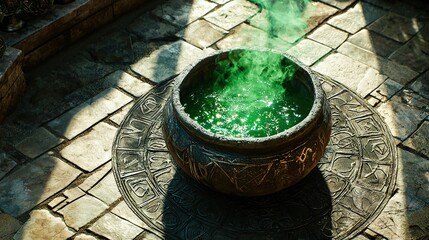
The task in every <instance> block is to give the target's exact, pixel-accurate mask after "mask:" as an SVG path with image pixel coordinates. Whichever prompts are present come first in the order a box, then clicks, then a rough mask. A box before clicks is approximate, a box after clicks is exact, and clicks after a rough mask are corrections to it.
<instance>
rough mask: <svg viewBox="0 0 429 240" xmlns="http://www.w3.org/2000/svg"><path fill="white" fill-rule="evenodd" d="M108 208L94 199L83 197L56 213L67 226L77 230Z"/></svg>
mask: <svg viewBox="0 0 429 240" xmlns="http://www.w3.org/2000/svg"><path fill="white" fill-rule="evenodd" d="M107 208H108V206H107V205H106V204H104V203H103V202H102V201H100V200H98V199H97V198H95V197H91V196H88V195H85V196H83V197H81V198H79V199H77V200H76V201H74V202H72V203H70V204H69V205H67V206H65V207H64V208H63V209H61V210H60V211H58V212H59V213H60V214H61V215H63V216H64V221H65V222H66V224H67V226H70V227H72V228H74V229H75V230H79V229H80V228H81V227H82V226H84V225H86V224H87V223H89V222H90V221H91V220H93V219H94V218H96V217H98V216H99V215H100V214H101V213H102V212H104V211H105V210H106V209H107Z"/></svg>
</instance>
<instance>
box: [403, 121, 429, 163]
mask: <svg viewBox="0 0 429 240" xmlns="http://www.w3.org/2000/svg"><path fill="white" fill-rule="evenodd" d="M403 144H404V145H405V146H407V147H409V148H412V149H414V150H416V151H418V152H420V153H423V154H424V155H426V156H427V157H429V122H428V121H424V122H423V124H422V125H421V126H420V127H419V128H418V129H417V131H416V132H414V133H413V134H412V135H411V136H410V137H409V138H408V139H407V140H405V141H404V143H403Z"/></svg>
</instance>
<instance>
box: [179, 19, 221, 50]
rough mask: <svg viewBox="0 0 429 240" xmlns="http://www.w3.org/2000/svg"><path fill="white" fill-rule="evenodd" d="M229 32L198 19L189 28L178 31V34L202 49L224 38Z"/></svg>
mask: <svg viewBox="0 0 429 240" xmlns="http://www.w3.org/2000/svg"><path fill="white" fill-rule="evenodd" d="M227 33H228V32H227V31H225V30H223V29H221V28H219V27H217V26H214V25H213V24H211V23H209V22H207V21H205V20H197V21H195V22H193V23H191V24H190V25H189V26H188V27H187V28H185V29H183V30H182V31H180V32H179V33H177V36H178V37H181V38H183V39H185V40H186V41H187V42H189V43H191V44H193V45H195V46H197V47H199V48H201V49H204V48H207V47H209V46H211V45H212V44H213V43H215V42H217V41H218V40H220V39H221V38H223V37H224V36H225V35H226V34H227Z"/></svg>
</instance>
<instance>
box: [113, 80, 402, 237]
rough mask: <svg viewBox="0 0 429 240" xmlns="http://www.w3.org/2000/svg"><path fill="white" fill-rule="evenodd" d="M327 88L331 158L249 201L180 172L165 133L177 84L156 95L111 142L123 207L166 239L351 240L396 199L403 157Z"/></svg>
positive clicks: (360, 103)
mask: <svg viewBox="0 0 429 240" xmlns="http://www.w3.org/2000/svg"><path fill="white" fill-rule="evenodd" d="M320 78H321V81H322V86H323V89H324V90H325V92H326V94H327V97H328V100H329V103H330V107H331V112H332V133H331V140H330V142H329V144H328V146H327V149H326V153H325V155H324V157H323V158H322V159H321V160H320V162H319V164H318V166H317V168H315V169H314V170H313V171H312V172H311V173H310V174H309V175H308V176H307V177H306V178H304V180H302V181H301V182H299V183H298V184H297V185H295V186H293V187H290V188H287V189H285V190H283V191H281V192H278V193H275V194H272V195H268V196H263V197H252V198H242V197H234V196H229V195H224V194H221V193H218V192H214V191H212V190H209V189H207V188H205V187H204V186H202V185H200V184H198V183H197V182H195V181H194V180H192V179H191V178H189V177H188V176H187V175H186V174H185V173H184V172H182V171H181V170H180V169H179V168H177V167H176V166H175V165H174V164H173V162H172V160H171V157H170V155H169V153H168V150H167V148H166V145H165V142H164V139H163V134H162V130H161V121H162V114H163V109H164V105H165V103H166V100H167V99H168V97H169V96H170V94H171V88H172V83H171V82H170V83H165V84H163V85H159V86H157V87H155V88H154V89H152V90H151V91H150V92H149V93H147V94H146V95H144V96H143V97H141V98H140V99H139V101H138V102H137V103H136V104H135V105H134V107H133V108H131V110H130V111H129V113H128V114H127V116H126V117H125V119H124V120H123V122H122V124H121V127H120V129H119V130H118V133H117V136H116V138H115V141H114V145H113V153H112V154H113V158H112V161H113V171H114V175H115V178H116V182H117V184H118V186H119V190H120V192H121V193H122V196H123V197H124V199H125V202H126V203H127V204H128V205H129V206H130V207H131V209H132V210H133V211H134V212H135V214H136V215H137V216H139V217H140V218H141V219H142V220H143V221H144V222H145V223H146V224H147V225H148V226H149V227H150V230H151V231H152V232H154V233H155V234H157V235H158V236H160V237H162V238H165V239H349V238H352V237H353V236H355V235H356V234H358V233H359V232H361V231H362V230H363V229H365V228H366V227H367V226H368V225H369V223H370V222H371V221H372V220H374V218H375V217H377V216H378V214H379V213H380V212H381V210H382V209H383V207H384V206H385V205H386V203H387V201H388V197H389V196H391V193H392V191H393V187H394V184H395V182H394V180H395V179H396V172H397V157H396V149H395V145H394V144H393V140H392V137H391V134H390V132H389V131H388V130H387V127H386V126H385V124H384V122H383V121H382V119H381V118H380V116H379V115H378V114H377V113H376V112H375V111H374V110H373V109H372V108H371V107H370V106H369V105H368V104H367V103H366V102H365V101H364V100H362V99H361V98H360V97H358V96H357V95H356V94H354V93H353V92H351V91H350V90H348V89H347V88H346V87H344V86H343V85H341V84H339V83H337V82H334V81H333V80H331V79H328V78H326V77H323V76H320ZM217 167H219V168H222V166H221V165H218V166H217ZM240 167H245V166H240ZM196 170H198V169H196ZM239 170H240V168H237V171H239ZM255 177H257V176H255ZM232 179H233V178H232Z"/></svg>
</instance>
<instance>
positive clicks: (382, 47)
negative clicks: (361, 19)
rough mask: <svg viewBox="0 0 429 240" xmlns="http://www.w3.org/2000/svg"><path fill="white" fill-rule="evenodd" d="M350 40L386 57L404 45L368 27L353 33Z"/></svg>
mask: <svg viewBox="0 0 429 240" xmlns="http://www.w3.org/2000/svg"><path fill="white" fill-rule="evenodd" d="M348 41H349V42H350V43H353V44H354V45H356V46H358V47H361V48H363V49H366V50H368V51H371V52H373V53H375V54H377V55H380V56H382V57H385V58H387V57H389V56H390V55H391V54H392V53H393V52H394V51H396V50H397V49H398V48H399V47H400V46H402V45H401V44H400V43H398V42H396V41H394V40H392V39H389V38H387V37H384V36H381V35H380V34H378V33H376V32H373V31H369V30H368V29H366V28H364V29H362V30H360V31H359V32H357V33H356V34H354V35H352V36H351V37H350V38H349V39H348Z"/></svg>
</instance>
